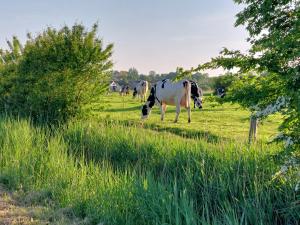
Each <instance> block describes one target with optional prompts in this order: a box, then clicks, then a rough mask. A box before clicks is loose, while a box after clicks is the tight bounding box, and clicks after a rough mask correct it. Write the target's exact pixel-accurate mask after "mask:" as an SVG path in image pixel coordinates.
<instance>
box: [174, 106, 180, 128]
mask: <svg viewBox="0 0 300 225" xmlns="http://www.w3.org/2000/svg"><path fill="white" fill-rule="evenodd" d="M179 113H180V101H179V102H177V104H176V117H175V121H174V123H177V121H178V117H179Z"/></svg>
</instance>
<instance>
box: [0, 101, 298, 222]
mask: <svg viewBox="0 0 300 225" xmlns="http://www.w3.org/2000/svg"><path fill="white" fill-rule="evenodd" d="M125 100H126V102H125ZM209 104H211V105H209ZM213 104H214V103H206V104H205V107H206V108H205V110H203V111H197V112H193V122H192V123H191V124H188V123H187V121H186V115H185V114H186V113H185V112H184V110H183V112H182V114H181V118H180V122H179V123H178V124H173V123H172V121H173V118H174V116H175V115H174V112H173V111H174V110H173V109H172V108H171V107H170V109H169V113H168V114H167V118H166V121H164V122H160V120H159V115H158V110H157V108H156V109H155V110H154V112H153V114H152V116H151V118H150V119H149V121H146V122H145V123H144V124H142V123H141V122H140V118H139V117H140V111H139V106H140V104H139V103H138V102H136V100H131V97H126V98H124V102H123V99H122V98H119V97H118V96H116V95H113V96H107V97H105V98H103V99H102V101H101V103H100V104H99V106H100V105H101V106H102V108H100V107H99V106H96V105H94V106H93V108H94V110H93V111H92V112H93V116H92V117H89V119H86V120H81V121H72V122H70V123H69V124H67V125H65V126H62V127H60V128H58V129H55V130H51V131H50V130H48V129H45V128H38V127H33V126H32V125H30V123H29V122H28V121H25V120H20V121H18V120H12V119H9V118H7V117H6V118H2V119H0V182H1V183H4V184H5V185H6V186H7V187H9V188H12V189H23V190H25V191H27V190H34V191H42V192H43V193H48V194H47V195H46V196H47V198H49V199H51V202H54V203H55V205H54V206H55V207H71V208H72V209H73V211H74V213H75V214H76V215H77V216H78V217H81V218H86V221H88V222H87V223H88V224H99V223H102V222H103V223H104V224H130V225H131V224H138V225H142V224H176V225H181V224H182V225H183V224H186V225H192V224H193V225H194V224H220V225H221V224H228V225H229V224H297V221H299V219H300V214H299V212H300V210H299V205H297V195H296V194H295V193H294V191H293V187H294V186H295V182H296V181H295V180H293V179H290V180H287V181H283V180H280V179H275V180H274V179H272V177H273V175H274V174H275V173H276V172H277V171H278V169H279V168H280V158H279V157H278V154H279V153H280V152H281V151H282V146H281V145H276V144H267V143H266V139H267V138H268V137H269V136H270V135H272V134H275V133H276V126H277V125H278V122H279V121H278V120H279V119H280V118H279V117H278V116H277V117H274V118H271V119H270V120H268V121H266V122H265V123H264V124H263V125H262V126H260V130H259V131H260V141H258V142H257V144H254V145H252V146H249V145H248V144H247V143H246V137H247V131H248V120H247V117H248V116H249V112H247V111H245V110H242V109H240V108H239V107H238V106H237V105H224V106H215V107H212V105H213Z"/></svg>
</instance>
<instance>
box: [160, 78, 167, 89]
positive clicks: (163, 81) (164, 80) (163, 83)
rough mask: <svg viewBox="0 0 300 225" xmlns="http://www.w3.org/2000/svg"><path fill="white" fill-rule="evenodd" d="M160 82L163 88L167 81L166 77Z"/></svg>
mask: <svg viewBox="0 0 300 225" xmlns="http://www.w3.org/2000/svg"><path fill="white" fill-rule="evenodd" d="M161 82H162V85H161V88H165V83H166V82H167V79H163V80H162V81H161Z"/></svg>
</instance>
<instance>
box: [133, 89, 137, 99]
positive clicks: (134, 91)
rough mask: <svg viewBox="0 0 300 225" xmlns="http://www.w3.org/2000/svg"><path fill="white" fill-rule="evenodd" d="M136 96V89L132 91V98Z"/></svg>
mask: <svg viewBox="0 0 300 225" xmlns="http://www.w3.org/2000/svg"><path fill="white" fill-rule="evenodd" d="M136 94H137V90H136V87H135V88H134V89H133V97H135V96H136Z"/></svg>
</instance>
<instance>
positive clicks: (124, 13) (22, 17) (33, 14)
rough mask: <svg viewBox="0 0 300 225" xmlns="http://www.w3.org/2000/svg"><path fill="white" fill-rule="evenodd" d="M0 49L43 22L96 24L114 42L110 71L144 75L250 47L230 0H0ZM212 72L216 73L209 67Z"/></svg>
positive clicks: (106, 39)
mask: <svg viewBox="0 0 300 225" xmlns="http://www.w3.org/2000/svg"><path fill="white" fill-rule="evenodd" d="M0 2H1V4H0V5H1V8H0V9H1V13H0V48H7V44H6V39H10V38H11V37H12V36H13V35H16V36H18V37H19V39H20V40H21V41H22V42H24V41H25V40H26V39H25V38H26V33H27V32H31V33H33V34H35V33H37V32H40V31H42V30H43V29H44V28H45V27H46V26H52V27H55V28H60V27H61V26H63V25H65V24H67V25H72V24H74V23H75V22H79V23H82V24H84V25H86V26H88V27H91V26H92V25H93V23H95V22H97V21H98V22H99V37H101V38H102V39H103V40H104V43H113V44H114V53H113V61H114V63H115V65H114V69H115V70H128V69H129V68H131V67H135V68H136V69H137V70H138V71H139V73H144V74H148V73H149V71H150V70H154V71H156V72H157V73H168V72H171V71H175V70H176V67H178V66H181V67H184V68H186V69H189V68H190V67H196V66H197V65H198V64H199V63H204V62H207V61H208V60H209V59H210V58H211V57H215V56H217V55H218V53H219V51H220V50H221V49H222V47H225V46H226V47H228V48H230V49H240V50H242V51H245V50H246V49H248V48H249V44H248V43H247V42H246V38H247V33H246V31H245V28H243V27H237V28H236V27H234V21H235V15H236V13H237V12H239V11H240V10H241V6H238V5H236V4H234V3H233V0H85V1H84V0H72V1H71V0H69V1H67V0H47V1H46V0H26V1H25V0H9V1H5V0H1V1H0ZM208 72H209V74H211V75H216V74H218V73H220V72H221V71H220V70H219V71H208Z"/></svg>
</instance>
